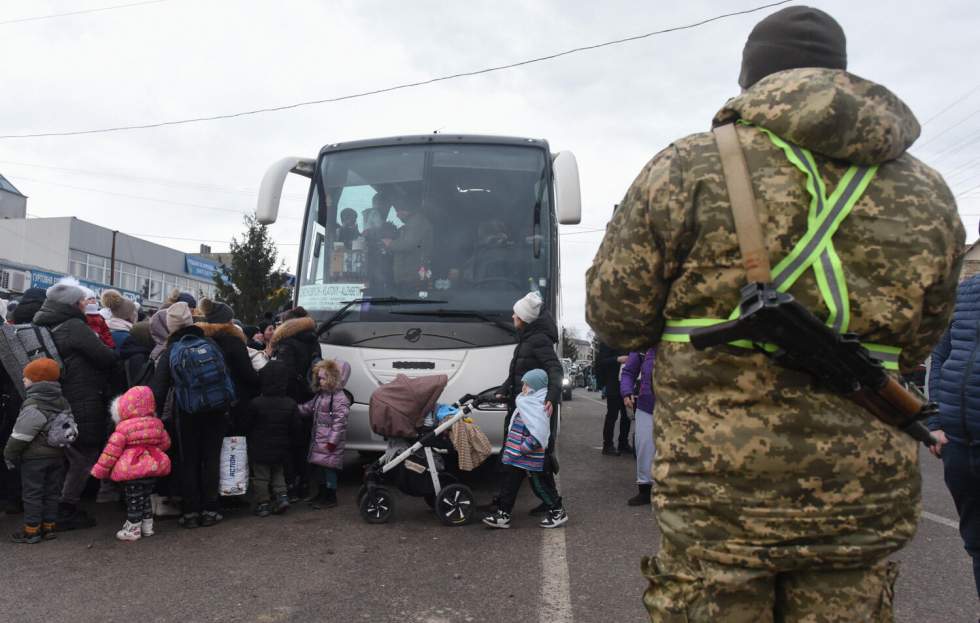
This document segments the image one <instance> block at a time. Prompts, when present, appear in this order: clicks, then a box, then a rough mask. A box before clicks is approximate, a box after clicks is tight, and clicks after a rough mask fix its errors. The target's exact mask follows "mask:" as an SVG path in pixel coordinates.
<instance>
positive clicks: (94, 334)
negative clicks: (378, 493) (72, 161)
mask: <svg viewBox="0 0 980 623" xmlns="http://www.w3.org/2000/svg"><path fill="white" fill-rule="evenodd" d="M3 307H4V309H0V312H3V316H4V318H3V319H4V321H5V323H6V324H5V325H4V326H3V333H2V336H3V340H2V341H0V361H2V362H3V368H2V372H0V381H2V385H3V386H2V388H0V395H2V404H0V447H2V448H3V453H4V461H3V465H2V466H0V498H2V499H3V501H4V504H5V510H6V511H7V512H8V513H10V512H14V513H16V512H23V515H24V521H23V525H22V527H21V529H20V530H19V531H18V532H17V533H15V534H14V535H12V538H13V540H14V541H15V542H21V543H37V542H39V541H41V540H44V539H50V538H54V537H55V535H56V533H57V532H59V531H64V530H73V529H82V528H91V527H93V526H95V523H96V521H95V518H94V517H93V516H92V515H91V514H89V513H88V512H86V511H85V510H84V509H83V508H82V507H81V504H80V503H81V500H82V494H83V492H84V491H85V490H86V488H87V487H88V486H89V483H90V478H91V477H94V479H95V480H97V481H98V482H99V490H98V496H97V500H98V501H103V502H111V501H119V502H121V503H124V504H125V507H126V521H125V523H124V524H123V527H122V529H121V530H119V532H118V533H117V537H118V538H119V539H121V540H136V539H139V538H142V537H146V536H150V535H152V534H153V532H154V528H153V517H154V516H155V515H156V516H160V515H171V516H172V515H179V521H178V523H179V525H180V526H183V527H184V528H196V527H199V526H204V527H207V526H213V525H215V524H217V523H219V522H220V521H221V520H222V519H223V516H222V513H221V504H220V496H219V473H220V465H219V464H220V460H221V453H222V446H223V443H224V442H225V439H226V437H229V436H240V437H245V438H246V439H247V442H248V443H247V450H248V460H249V463H250V465H251V489H252V491H253V497H254V499H255V507H254V510H255V514H256V515H258V516H260V517H265V516H268V515H270V514H272V513H282V512H284V511H286V510H287V509H288V508H289V505H290V503H291V502H293V503H295V502H296V501H297V500H298V499H300V498H301V497H305V498H306V499H307V500H308V501H309V502H310V503H311V505H312V506H313V507H314V508H329V507H332V506H335V505H336V504H337V495H336V489H337V472H338V470H339V469H340V468H341V467H342V455H343V452H344V442H345V438H346V426H347V413H348V410H349V406H350V399H349V396H348V395H347V394H346V393H345V391H344V386H345V384H346V382H347V378H348V376H349V375H350V367H349V366H348V365H347V364H346V363H345V362H342V361H336V360H322V359H321V358H320V349H319V344H318V341H317V337H316V335H315V333H314V330H315V327H316V324H315V322H314V320H313V319H312V318H311V317H309V315H308V314H307V313H306V311H305V310H304V309H303V308H302V307H297V308H294V309H291V310H288V311H286V312H284V313H282V314H281V315H280V318H279V319H278V320H279V322H278V323H273V322H271V321H267V322H264V323H262V324H260V325H258V326H243V325H242V324H241V323H240V322H238V321H237V320H235V318H234V316H235V314H234V311H233V310H232V309H231V308H230V307H229V306H228V305H226V304H224V303H221V302H217V301H212V300H209V299H202V300H201V301H200V302H198V301H197V300H196V299H195V297H194V296H192V295H191V294H189V293H186V292H178V291H174V292H173V293H172V294H171V296H170V297H169V298H168V300H167V301H166V303H165V304H164V305H163V307H162V308H161V309H159V310H156V311H155V312H154V313H153V314H152V315H146V314H144V313H143V312H142V311H141V310H140V309H139V306H138V305H137V304H136V303H134V302H133V301H131V300H129V299H127V298H125V297H124V296H122V295H121V294H120V293H119V292H117V291H115V290H106V291H104V292H103V293H102V295H101V297H100V298H98V297H96V295H95V293H94V292H92V291H91V290H89V289H87V288H85V287H84V286H81V285H80V284H79V283H78V282H77V281H75V280H73V279H71V278H66V279H63V280H62V281H61V282H59V283H57V284H55V285H54V286H52V287H50V288H48V289H47V290H42V289H38V288H34V289H30V290H28V291H27V292H25V293H24V295H23V296H21V297H20V299H19V300H16V301H11V302H9V303H7V302H6V301H5V302H4V305H3Z"/></svg>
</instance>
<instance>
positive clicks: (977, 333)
mask: <svg viewBox="0 0 980 623" xmlns="http://www.w3.org/2000/svg"><path fill="white" fill-rule="evenodd" d="M929 397H930V398H931V399H932V400H934V401H935V402H936V403H938V405H939V414H938V415H936V416H933V417H932V418H930V419H929V422H928V426H929V430H931V431H932V434H933V435H934V436H935V437H936V439H938V440H939V443H938V444H936V445H935V446H932V447H931V448H930V450H931V451H932V453H933V454H934V455H936V456H938V457H940V458H942V460H943V471H944V473H945V478H946V486H947V487H949V492H950V493H951V494H952V495H953V501H954V502H955V503H956V511H957V513H959V516H960V536H962V537H963V542H964V545H965V546H966V551H967V553H968V554H970V557H971V558H972V559H973V579H974V581H975V582H976V585H977V597H980V275H975V276H973V277H971V278H970V279H968V280H966V281H964V282H962V283H961V284H960V286H959V290H958V291H957V294H956V310H955V311H954V312H953V322H952V323H951V324H950V326H949V330H948V331H946V334H945V335H944V336H943V339H942V341H941V342H939V345H938V346H936V349H935V350H934V351H933V353H932V363H931V365H930V367H929Z"/></svg>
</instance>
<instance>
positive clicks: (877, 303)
mask: <svg viewBox="0 0 980 623" xmlns="http://www.w3.org/2000/svg"><path fill="white" fill-rule="evenodd" d="M801 29H802V31H804V32H803V33H802V34H800V31H801ZM838 33H839V34H838ZM753 37H755V40H753ZM815 40H816V41H818V43H819V42H824V43H826V44H827V45H824V46H823V48H820V46H819V45H818V46H817V47H814V46H812V45H810V44H812V43H813V41H815ZM794 43H800V45H799V46H797V47H795V48H794ZM834 44H839V53H840V55H844V49H843V46H844V36H843V31H842V30H840V26H839V25H837V23H836V22H835V21H834V20H833V18H831V17H830V16H829V15H826V14H825V13H822V12H820V11H816V10H813V9H808V8H806V7H792V8H790V9H786V10H784V11H780V12H778V13H776V14H774V15H772V16H770V17H769V18H766V20H763V22H760V24H758V25H757V26H756V28H755V29H754V30H753V33H752V35H751V36H750V38H749V42H748V43H747V44H746V49H745V52H744V57H743V73H742V78H741V79H740V82H741V84H742V87H743V93H742V94H741V95H739V96H737V97H735V98H733V99H731V100H729V101H728V102H727V103H726V104H725V106H724V107H723V108H722V110H721V111H720V112H719V113H718V114H717V116H716V117H715V119H714V121H713V123H714V124H715V125H718V124H723V123H727V122H732V121H735V120H741V123H740V124H739V126H738V128H737V132H738V137H739V141H740V143H741V145H742V149H743V151H744V152H745V157H746V160H747V162H748V166H749V169H750V171H751V176H752V186H753V189H754V192H755V196H756V203H757V207H758V212H759V220H760V222H761V224H762V228H763V232H764V236H765V241H766V244H767V246H768V249H769V255H770V258H771V260H772V262H773V265H774V266H777V263H779V262H780V260H782V259H783V258H785V257H786V256H787V255H788V254H790V252H791V250H792V249H793V248H794V246H795V245H797V243H798V241H800V239H801V238H802V237H803V236H804V233H805V232H806V231H807V230H808V225H809V224H810V223H809V220H810V219H811V218H812V217H813V215H814V211H813V210H814V207H816V208H819V207H820V206H819V205H818V203H817V199H816V194H815V193H811V192H810V189H814V187H816V190H824V192H823V193H822V194H823V198H824V199H826V193H827V192H830V191H832V190H835V189H836V188H837V187H838V185H839V183H840V182H841V181H842V178H844V176H845V175H846V172H847V171H848V170H849V168H850V167H851V165H860V167H874V166H875V165H877V169H873V168H869V169H864V168H860V170H861V171H870V173H871V175H873V177H872V178H871V182H870V184H868V186H867V187H866V189H865V190H864V191H863V194H860V198H859V199H858V200H857V202H856V203H855V204H854V205H853V208H852V209H851V211H850V213H849V214H848V215H847V217H846V219H844V220H843V221H842V223H841V224H840V226H839V228H838V229H837V230H836V234H834V235H833V238H832V245H831V248H830V251H833V255H836V257H837V259H838V260H839V266H840V267H841V273H840V274H842V275H843V276H844V277H845V279H846V287H847V288H849V290H848V291H847V296H846V297H845V301H844V302H843V307H845V309H844V310H838V311H837V312H835V314H836V315H838V316H843V317H845V318H847V321H846V322H844V323H843V324H845V325H847V326H846V329H847V330H849V331H851V332H855V333H857V334H858V335H859V336H860V338H861V340H862V341H863V342H873V343H877V344H883V345H890V346H891V347H893V348H892V349H891V350H889V352H892V353H897V352H898V351H897V349H898V348H900V349H901V351H900V354H898V355H897V356H896V357H895V359H896V360H897V365H895V366H894V367H895V368H898V367H900V368H901V369H912V368H914V367H915V366H916V365H917V364H919V363H920V362H922V361H923V360H925V358H926V357H927V356H928V355H929V353H930V351H931V349H932V347H933V345H934V344H935V343H936V342H937V341H938V339H939V338H940V337H941V335H942V333H943V331H944V330H945V328H946V325H947V321H948V319H949V316H950V313H951V311H952V307H953V303H954V299H955V291H956V284H957V278H958V275H959V270H960V264H961V260H962V257H961V250H962V248H963V241H964V231H963V227H962V224H961V222H960V219H959V216H958V215H957V211H956V206H955V203H954V199H953V196H952V194H951V193H950V190H949V188H948V187H947V186H946V184H945V182H944V181H943V180H942V178H941V177H940V176H939V175H938V174H937V173H936V172H935V171H934V170H932V169H931V168H929V167H928V166H926V165H925V164H923V163H922V162H920V161H919V160H917V159H916V158H914V157H913V156H911V155H909V154H908V153H907V150H908V148H909V146H911V145H912V143H913V142H914V141H915V140H916V138H918V136H919V131H920V128H919V124H918V122H917V121H916V119H915V117H914V116H913V114H912V112H911V111H910V110H909V109H908V108H907V107H906V105H905V104H904V103H903V102H902V101H901V100H899V99H898V97H896V96H895V95H894V94H892V93H891V92H890V91H888V90H887V89H886V88H884V87H882V86H880V85H877V84H875V83H873V82H870V81H868V80H865V79H863V78H859V77H858V76H855V75H853V74H850V73H847V72H846V71H845V69H844V67H843V66H841V65H840V63H839V62H838V60H834V58H830V60H827V57H826V55H825V56H823V57H821V54H820V50H821V49H822V50H823V51H824V52H826V50H827V49H831V50H833V49H834ZM807 46H809V47H807ZM814 50H816V52H814ZM844 58H846V56H845V57H844ZM763 129H764V130H763ZM765 130H768V131H769V132H771V135H770V134H769V133H767V132H766V131H765ZM779 141H783V142H784V143H783V145H784V146H781V145H780V144H779ZM794 146H796V147H802V148H805V149H807V150H809V151H810V153H812V161H814V162H815V168H816V169H817V171H816V175H815V176H812V177H811V176H808V175H806V174H804V171H803V170H802V168H801V167H800V166H797V165H796V164H794V163H793V162H791V161H790V160H789V159H788V154H789V153H790V152H791V151H792V149H793V148H794ZM818 178H819V180H821V181H822V183H823V184H824V185H825V186H824V188H823V189H820V184H819V182H818ZM840 185H841V186H844V184H840ZM808 206H810V213H809V214H808ZM816 275H817V268H816V267H815V265H812V266H810V267H808V269H807V270H806V271H804V272H803V273H802V274H801V275H800V276H799V278H798V279H797V280H796V281H795V282H794V283H793V285H792V286H791V287H789V288H788V292H789V293H790V294H792V295H793V296H794V297H795V298H796V299H797V300H798V301H800V302H801V303H802V304H803V305H805V306H806V307H807V308H809V309H810V310H812V311H813V312H814V313H815V314H817V315H818V316H819V317H821V318H825V319H828V318H829V317H830V316H831V315H834V314H832V311H831V309H830V307H829V305H828V304H827V302H826V299H825V298H824V297H822V296H821V286H820V283H818V277H817V276H816ZM825 277H826V274H824V278H825ZM745 282H746V276H745V272H744V269H743V266H742V263H741V256H740V251H739V244H738V239H737V237H736V234H735V229H734V223H733V218H732V213H731V206H730V204H729V200H728V193H727V190H726V186H725V180H724V178H723V175H722V168H721V162H720V159H719V155H718V150H717V147H716V144H715V141H714V139H713V136H712V134H711V133H702V134H695V135H692V136H689V137H686V138H683V139H681V140H679V141H676V142H675V143H673V144H672V145H670V146H669V147H668V148H667V149H665V150H663V151H662V152H660V153H659V154H657V155H656V156H655V157H654V158H653V160H651V161H650V162H649V163H648V164H647V165H646V166H645V167H644V169H643V170H642V171H641V172H640V174H639V176H638V177H637V179H636V181H635V182H634V183H633V185H632V186H631V187H630V189H629V191H628V192H627V193H626V197H625V199H623V202H622V203H621V204H620V209H619V210H618V211H617V213H616V215H615V216H614V218H613V220H612V222H611V224H610V226H609V228H608V232H607V234H606V237H605V239H604V240H603V243H602V246H601V247H600V249H599V252H598V254H597V255H596V257H595V260H594V262H593V265H592V267H591V269H590V270H589V272H588V275H587V288H588V295H587V317H588V321H589V324H590V325H591V326H592V327H593V328H594V329H595V330H596V333H597V334H598V335H599V337H600V338H601V339H603V340H605V341H608V342H610V343H612V344H615V345H617V346H619V347H622V348H627V349H630V350H644V349H646V348H649V347H653V346H656V347H657V359H656V366H655V378H654V393H655V394H656V396H657V406H656V413H655V419H656V427H655V429H656V433H655V437H656V456H657V459H656V463H655V466H654V468H653V476H654V482H655V484H654V498H653V499H654V507H655V509H656V516H657V522H658V524H659V527H660V531H661V535H662V540H661V547H660V551H659V553H658V555H657V556H655V557H651V558H646V559H644V561H643V572H644V575H645V576H646V577H647V579H648V580H649V583H650V584H649V588H648V590H647V591H646V593H645V595H644V602H645V604H646V606H647V608H648V610H649V612H650V617H651V620H654V621H724V622H726V623H731V622H740V621H746V622H752V623H763V622H766V621H808V622H814V623H816V622H822V621H890V620H892V598H893V590H894V583H895V578H896V576H897V567H896V564H895V563H894V562H889V561H887V560H886V558H887V557H888V555H889V554H892V553H893V552H895V551H897V550H899V549H900V548H901V547H902V546H903V545H904V544H905V543H906V542H907V541H908V540H909V539H910V538H911V537H912V535H913V534H914V532H915V528H916V524H917V520H918V515H919V512H920V479H919V473H918V467H917V448H916V443H915V441H914V440H913V439H912V438H911V437H909V436H908V435H905V434H904V433H901V432H900V431H898V430H897V429H895V428H891V427H889V426H886V425H885V424H883V423H882V422H880V421H879V420H877V419H876V418H874V417H873V416H872V415H871V414H869V413H867V412H866V411H864V410H863V409H862V408H861V407H859V406H857V405H856V404H854V403H852V402H850V401H848V400H847V399H845V398H843V397H841V396H839V395H836V394H832V393H829V392H828V391H823V390H821V389H819V388H815V387H814V386H813V384H812V382H811V378H810V377H809V376H808V375H806V374H803V373H799V372H795V371H792V370H788V369H785V368H780V367H777V366H775V365H774V364H772V363H771V362H770V361H768V359H767V358H766V357H765V356H764V355H763V354H760V353H758V352H756V351H753V350H749V349H743V348H738V347H735V346H728V345H726V346H721V347H716V348H711V349H707V350H705V351H698V350H695V349H694V348H693V347H692V346H691V345H690V343H686V342H685V341H684V339H683V337H679V336H678V335H677V333H682V332H683V331H682V330H678V329H672V327H677V326H678V325H683V324H684V321H688V320H690V319H699V318H700V319H725V318H727V317H728V316H729V314H730V313H731V312H732V311H733V310H734V309H735V308H736V307H737V305H738V303H739V288H740V287H741V286H742V285H743V284H744V283H745ZM838 328H840V329H844V327H838ZM668 338H669V339H668Z"/></svg>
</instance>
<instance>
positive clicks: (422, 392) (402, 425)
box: [358, 375, 476, 526]
mask: <svg viewBox="0 0 980 623" xmlns="http://www.w3.org/2000/svg"><path fill="white" fill-rule="evenodd" d="M446 383H448V378H447V377H446V376H445V375H438V376H424V377H417V378H409V377H407V376H404V375H399V376H398V377H396V378H395V380H394V381H392V382H391V383H388V384H386V385H383V386H381V387H379V388H378V389H377V390H375V392H374V394H373V395H372V396H371V405H370V420H371V428H372V430H374V432H375V433H377V434H379V435H383V436H385V437H387V438H388V451H387V452H385V454H384V456H382V457H381V458H380V459H378V460H377V461H376V462H374V463H373V464H371V465H370V466H369V467H368V468H367V470H366V471H365V474H364V484H363V485H362V486H361V490H360V492H359V493H358V505H359V508H360V512H361V517H362V518H363V519H364V521H366V522H368V523H386V522H387V521H388V520H389V519H391V517H392V516H393V515H394V512H395V498H394V495H393V494H392V491H391V488H390V487H396V488H397V489H398V490H399V491H401V492H402V493H404V494H405V495H410V496H413V497H421V498H424V499H425V501H426V503H428V504H429V506H430V507H431V508H432V509H433V510H434V511H435V513H436V516H437V517H439V520H440V521H441V522H442V523H443V524H444V525H447V526H462V525H464V524H466V523H468V522H469V521H470V519H471V518H472V517H473V513H474V512H475V511H476V508H475V507H476V504H475V502H474V497H473V491H472V490H471V489H470V488H469V487H468V486H466V485H464V484H461V483H459V481H458V479H457V478H456V477H455V476H454V475H453V474H451V473H449V472H448V471H447V470H446V467H445V463H446V461H445V458H446V455H447V454H449V452H450V451H451V450H452V443H451V441H450V440H449V439H447V436H446V435H444V434H443V433H444V432H445V431H447V430H449V429H450V428H451V427H452V426H453V425H454V424H455V423H456V422H458V421H460V420H461V419H463V418H464V417H466V415H467V414H469V413H470V412H471V410H472V409H471V404H472V402H473V400H475V398H476V397H475V396H470V395H466V396H464V397H463V398H460V399H459V400H458V401H457V402H456V403H455V404H453V405H441V406H438V405H436V400H437V399H438V397H439V395H440V394H442V391H443V390H444V389H445V387H446ZM437 414H438V415H440V416H442V417H441V419H439V418H437Z"/></svg>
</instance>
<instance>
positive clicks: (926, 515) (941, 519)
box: [922, 511, 960, 529]
mask: <svg viewBox="0 0 980 623" xmlns="http://www.w3.org/2000/svg"><path fill="white" fill-rule="evenodd" d="M922 518H923V519H928V520H930V521H935V522H936V523H939V524H942V525H944V526H949V527H950V528H957V529H959V527H960V523H959V522H958V521H954V520H952V519H948V518H946V517H943V516H942V515H936V514H935V513H930V512H929V511H922Z"/></svg>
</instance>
